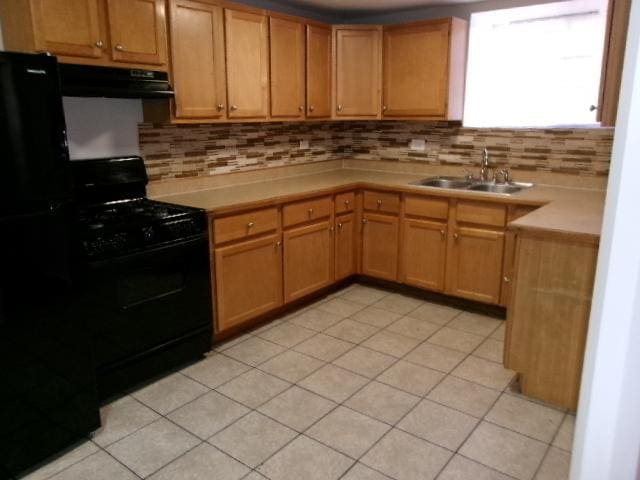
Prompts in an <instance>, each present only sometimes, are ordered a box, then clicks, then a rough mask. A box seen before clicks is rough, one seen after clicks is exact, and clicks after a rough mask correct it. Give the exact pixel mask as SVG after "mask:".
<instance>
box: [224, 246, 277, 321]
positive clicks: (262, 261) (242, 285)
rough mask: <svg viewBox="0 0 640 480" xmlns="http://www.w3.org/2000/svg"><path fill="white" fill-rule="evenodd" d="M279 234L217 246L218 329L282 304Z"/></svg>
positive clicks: (248, 318)
mask: <svg viewBox="0 0 640 480" xmlns="http://www.w3.org/2000/svg"><path fill="white" fill-rule="evenodd" d="M281 247H282V244H281V241H280V236H279V235H270V236H267V237H262V238H257V239H254V240H248V241H244V242H241V243H236V244H233V245H229V246H226V247H219V248H216V249H215V251H214V257H215V283H216V296H215V301H216V304H217V317H216V320H217V323H216V331H223V330H227V329H229V328H231V327H234V326H236V325H238V324H241V323H242V322H244V321H246V320H250V319H252V318H254V317H257V316H258V315H261V314H263V313H266V312H268V311H270V310H273V309H275V308H277V307H279V306H280V305H282V248H281Z"/></svg>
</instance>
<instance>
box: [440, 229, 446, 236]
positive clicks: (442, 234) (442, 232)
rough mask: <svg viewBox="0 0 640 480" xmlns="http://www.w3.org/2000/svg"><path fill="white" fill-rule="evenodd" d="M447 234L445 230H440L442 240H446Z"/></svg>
mask: <svg viewBox="0 0 640 480" xmlns="http://www.w3.org/2000/svg"><path fill="white" fill-rule="evenodd" d="M446 233H447V232H445V231H444V230H440V236H441V237H442V238H444V236H445V234H446Z"/></svg>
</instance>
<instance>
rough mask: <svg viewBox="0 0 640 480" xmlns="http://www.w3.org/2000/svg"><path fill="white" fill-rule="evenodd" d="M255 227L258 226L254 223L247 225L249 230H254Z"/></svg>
mask: <svg viewBox="0 0 640 480" xmlns="http://www.w3.org/2000/svg"><path fill="white" fill-rule="evenodd" d="M255 226H256V224H255V223H253V222H249V223H247V228H253V227H255Z"/></svg>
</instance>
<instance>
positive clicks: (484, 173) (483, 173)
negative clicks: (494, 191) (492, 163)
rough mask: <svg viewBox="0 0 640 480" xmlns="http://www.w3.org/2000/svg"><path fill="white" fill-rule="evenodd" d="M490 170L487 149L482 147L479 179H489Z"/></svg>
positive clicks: (483, 180) (484, 180) (485, 180)
mask: <svg viewBox="0 0 640 480" xmlns="http://www.w3.org/2000/svg"><path fill="white" fill-rule="evenodd" d="M490 174H491V170H490V169H489V149H488V148H487V147H485V148H484V150H483V152H482V163H481V164H480V180H481V181H482V182H488V181H489V179H490V176H491V175H490Z"/></svg>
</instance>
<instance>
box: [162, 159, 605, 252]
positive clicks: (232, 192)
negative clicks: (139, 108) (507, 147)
mask: <svg viewBox="0 0 640 480" xmlns="http://www.w3.org/2000/svg"><path fill="white" fill-rule="evenodd" d="M422 178H424V175H415V174H403V173H402V174H400V173H398V174H396V173H388V172H378V171H369V170H353V169H337V170H330V171H326V172H321V173H313V174H307V175H299V176H293V177H287V178H281V179H276V180H269V181H265V182H253V183H245V184H238V185H233V186H227V187H217V188H211V189H206V190H197V191H190V192H184V193H177V194H176V193H173V194H169V195H155V196H153V198H154V199H156V200H160V201H165V202H169V203H175V204H178V205H185V206H190V207H197V208H202V209H204V210H206V211H207V212H208V213H209V215H211V216H221V215H227V214H231V213H234V212H239V211H243V210H249V209H254V208H261V207H267V206H272V205H279V204H282V203H286V202H292V201H296V200H300V199H303V198H308V197H310V196H322V195H330V194H333V193H336V192H338V191H346V190H352V189H363V188H364V189H367V188H368V189H374V190H388V191H396V192H403V193H409V194H418V195H428V196H436V197H448V198H457V199H462V200H472V201H487V202H495V203H502V204H511V205H530V206H539V207H540V208H538V209H536V210H534V211H533V212H531V213H529V214H526V215H524V216H522V217H520V218H518V219H516V220H514V221H512V222H510V223H509V224H508V227H509V229H512V230H516V231H521V232H531V234H545V235H555V236H560V237H566V238H568V239H575V240H578V241H587V242H595V243H597V242H598V241H599V239H600V231H601V228H602V217H603V210H604V201H605V194H606V192H604V191H602V190H588V189H581V188H570V187H558V186H550V185H535V186H533V187H532V188H529V189H526V190H523V191H521V192H518V193H516V194H513V195H500V194H493V193H485V192H473V191H468V190H456V189H443V188H435V187H422V186H417V185H411V182H413V181H416V180H420V179H422Z"/></svg>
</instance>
